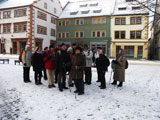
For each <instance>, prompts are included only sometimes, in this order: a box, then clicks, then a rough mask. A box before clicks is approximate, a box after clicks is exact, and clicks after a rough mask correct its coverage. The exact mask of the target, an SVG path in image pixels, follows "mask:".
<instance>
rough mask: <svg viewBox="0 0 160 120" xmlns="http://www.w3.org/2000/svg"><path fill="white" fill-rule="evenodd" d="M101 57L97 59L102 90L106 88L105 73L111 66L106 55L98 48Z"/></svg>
mask: <svg viewBox="0 0 160 120" xmlns="http://www.w3.org/2000/svg"><path fill="white" fill-rule="evenodd" d="M98 54H99V57H98V58H97V59H96V67H97V73H98V81H100V83H101V85H100V86H99V87H100V89H105V88H106V80H105V73H106V71H107V69H108V66H109V65H110V62H109V59H108V58H107V57H106V56H105V55H104V53H103V51H102V48H101V47H99V48H98Z"/></svg>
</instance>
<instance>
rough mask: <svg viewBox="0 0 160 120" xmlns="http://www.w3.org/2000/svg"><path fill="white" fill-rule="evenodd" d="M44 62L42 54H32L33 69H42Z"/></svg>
mask: <svg viewBox="0 0 160 120" xmlns="http://www.w3.org/2000/svg"><path fill="white" fill-rule="evenodd" d="M43 64H44V61H43V57H42V54H40V53H37V52H35V53H34V54H33V56H32V66H33V71H42V70H43Z"/></svg>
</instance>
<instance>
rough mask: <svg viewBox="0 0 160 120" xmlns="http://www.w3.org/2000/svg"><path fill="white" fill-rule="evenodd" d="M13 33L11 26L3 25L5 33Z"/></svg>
mask: <svg viewBox="0 0 160 120" xmlns="http://www.w3.org/2000/svg"><path fill="white" fill-rule="evenodd" d="M10 32H11V24H3V33H10Z"/></svg>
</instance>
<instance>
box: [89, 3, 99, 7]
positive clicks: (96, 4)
mask: <svg viewBox="0 0 160 120" xmlns="http://www.w3.org/2000/svg"><path fill="white" fill-rule="evenodd" d="M90 6H91V7H92V6H98V3H94V4H90Z"/></svg>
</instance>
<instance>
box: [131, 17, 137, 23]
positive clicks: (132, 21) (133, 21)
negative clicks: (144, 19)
mask: <svg viewBox="0 0 160 120" xmlns="http://www.w3.org/2000/svg"><path fill="white" fill-rule="evenodd" d="M135 20H136V19H135V17H131V24H132V25H133V24H135Z"/></svg>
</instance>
